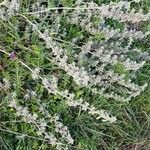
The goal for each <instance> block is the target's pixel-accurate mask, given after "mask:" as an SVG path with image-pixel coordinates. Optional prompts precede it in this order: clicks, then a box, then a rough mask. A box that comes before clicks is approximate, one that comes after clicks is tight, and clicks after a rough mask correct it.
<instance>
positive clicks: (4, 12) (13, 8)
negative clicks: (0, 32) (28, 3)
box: [0, 0, 20, 20]
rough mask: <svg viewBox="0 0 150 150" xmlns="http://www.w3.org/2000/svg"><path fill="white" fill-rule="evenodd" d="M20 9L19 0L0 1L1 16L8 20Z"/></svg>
mask: <svg viewBox="0 0 150 150" xmlns="http://www.w3.org/2000/svg"><path fill="white" fill-rule="evenodd" d="M19 9H20V3H19V0H11V1H9V0H4V1H3V2H1V3H0V18H1V19H2V20H7V19H9V18H11V17H12V16H14V15H15V13H17V12H18V11H19Z"/></svg>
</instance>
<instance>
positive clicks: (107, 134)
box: [0, 0, 150, 150]
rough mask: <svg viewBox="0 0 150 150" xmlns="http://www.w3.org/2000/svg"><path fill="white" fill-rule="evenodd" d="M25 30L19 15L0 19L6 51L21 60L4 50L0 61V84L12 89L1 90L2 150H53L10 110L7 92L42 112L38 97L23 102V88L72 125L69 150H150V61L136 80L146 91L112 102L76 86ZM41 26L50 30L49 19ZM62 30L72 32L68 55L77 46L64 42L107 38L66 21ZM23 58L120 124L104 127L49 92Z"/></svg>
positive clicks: (68, 1) (0, 36) (34, 35)
mask: <svg viewBox="0 0 150 150" xmlns="http://www.w3.org/2000/svg"><path fill="white" fill-rule="evenodd" d="M30 2H31V1H30ZM30 2H29V1H28V0H26V1H23V2H22V5H23V7H22V8H25V7H27V5H28V4H29V3H30ZM50 2H51V1H50ZM98 2H99V3H100V2H101V1H98ZM144 2H145V3H144V6H143V7H145V8H147V7H148V6H147V4H148V3H149V1H148V0H146V1H144ZM52 3H53V5H55V4H57V3H59V2H57V1H54V0H53V2H52ZM62 3H63V4H64V5H65V6H71V5H72V4H73V1H72V0H62ZM62 17H64V18H63V19H64V20H65V16H63V15H62ZM28 18H29V19H30V20H31V21H33V22H34V21H35V20H34V19H35V18H34V17H32V16H28ZM26 26H27V22H26V21H25V20H24V18H22V17H21V16H15V17H12V18H11V19H10V20H9V21H8V22H3V21H2V20H0V47H3V48H4V49H5V50H6V51H7V52H12V51H16V52H17V57H18V58H17V59H16V60H10V59H9V57H7V56H6V55H5V54H3V53H1V52H0V63H1V64H3V65H4V69H2V70H0V81H1V80H2V78H7V79H9V81H10V83H11V85H12V88H11V89H10V90H8V91H3V90H2V91H0V148H1V150H55V148H53V147H52V146H51V145H49V144H47V143H46V142H44V139H42V138H40V137H37V135H36V133H35V129H34V126H31V125H30V124H27V123H24V122H22V121H21V119H20V117H17V116H16V115H15V111H14V110H13V109H10V108H9V107H8V97H7V94H8V93H10V92H13V91H15V92H16V93H17V97H18V103H20V104H22V105H24V106H28V107H29V108H30V110H32V112H38V107H39V105H38V103H37V100H36V99H31V100H24V99H23V98H22V96H23V95H24V93H25V89H33V90H36V91H37V93H38V98H39V99H41V100H42V103H43V104H45V105H46V109H47V110H48V111H49V112H50V113H59V114H60V116H61V118H62V119H63V123H64V124H65V125H67V126H68V128H69V130H70V132H71V135H72V136H73V138H74V139H75V143H74V145H73V146H72V147H70V150H150V62H147V63H146V65H145V67H144V68H143V69H142V71H141V72H140V73H139V75H138V78H137V82H138V83H143V82H145V81H146V82H147V83H148V87H147V89H146V90H145V91H144V92H143V93H142V94H141V95H140V96H138V97H136V98H135V99H132V100H131V101H130V102H129V103H121V102H117V101H114V100H108V99H105V98H104V97H102V96H101V95H95V96H93V95H92V94H91V89H90V88H81V87H78V86H77V85H76V84H75V83H74V82H73V80H72V78H71V77H70V76H68V75H67V74H66V73H64V71H63V70H61V69H59V68H58V67H57V66H56V65H54V64H52V63H51V62H50V61H49V60H48V58H49V57H51V53H50V52H49V50H48V49H46V48H45V45H44V42H43V41H42V40H40V39H39V38H38V36H37V33H36V32H31V29H30V28H31V27H30V26H29V27H30V28H29V30H28V31H26V30H25V27H26ZM40 26H41V30H42V29H43V28H44V27H49V25H48V22H47V21H46V18H43V20H42V21H40ZM62 26H65V27H66V29H67V33H68V34H67V35H66V36H64V37H62V39H63V40H64V42H62V45H64V47H67V49H68V50H69V51H70V55H71V54H72V53H73V47H72V46H69V44H68V45H66V43H65V41H66V42H69V41H70V40H71V39H73V38H75V37H82V36H84V37H86V38H85V39H82V40H81V43H82V42H85V41H86V40H88V38H89V39H90V38H92V39H96V40H101V38H103V37H101V35H96V36H94V37H93V36H92V35H89V34H87V33H86V31H84V30H81V29H80V28H79V27H77V26H73V25H70V24H66V22H62ZM119 26H120V25H119ZM60 34H61V33H60ZM53 38H57V35H56V36H55V34H54V35H53ZM147 40H149V39H147ZM149 42H150V41H149ZM135 44H138V43H135ZM148 45H149V43H146V44H145V45H143V44H139V45H138V47H139V48H142V49H143V50H144V51H148V52H150V47H148ZM77 50H78V49H77ZM19 60H22V61H24V62H25V63H26V64H27V65H28V66H30V67H33V68H34V67H35V66H38V67H40V68H41V74H42V75H43V76H47V77H50V74H55V75H57V76H58V77H59V79H60V81H59V88H60V89H66V88H68V89H69V90H70V91H73V92H75V94H76V98H80V97H83V98H84V99H86V100H87V101H88V102H90V103H91V104H93V105H95V106H96V107H97V108H104V109H106V110H108V111H109V112H111V113H112V114H113V115H114V116H116V117H117V122H116V123H114V124H109V123H104V122H102V121H100V120H96V119H95V118H94V117H92V116H90V115H88V114H87V113H86V112H82V111H81V110H80V108H73V109H72V108H69V107H68V106H66V105H65V103H64V102H63V101H62V97H60V96H59V95H49V94H47V91H46V90H45V89H44V88H43V86H42V84H41V82H40V81H39V80H38V81H37V82H35V81H33V79H32V78H31V75H30V73H29V71H28V70H27V69H26V68H25V67H23V66H22V65H21V64H20V63H19ZM70 61H71V60H70ZM121 67H122V66H116V70H117V71H119V72H120V71H122V68H121ZM23 135H25V136H23ZM136 148H137V149H136Z"/></svg>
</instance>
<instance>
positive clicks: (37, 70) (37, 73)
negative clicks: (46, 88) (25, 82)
mask: <svg viewBox="0 0 150 150" xmlns="http://www.w3.org/2000/svg"><path fill="white" fill-rule="evenodd" d="M39 73H40V69H39V68H35V69H34V70H33V72H32V74H31V76H32V78H33V79H34V80H36V79H38V78H39Z"/></svg>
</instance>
